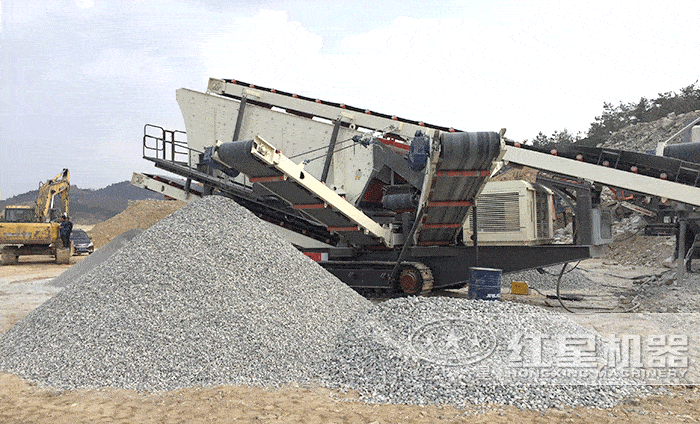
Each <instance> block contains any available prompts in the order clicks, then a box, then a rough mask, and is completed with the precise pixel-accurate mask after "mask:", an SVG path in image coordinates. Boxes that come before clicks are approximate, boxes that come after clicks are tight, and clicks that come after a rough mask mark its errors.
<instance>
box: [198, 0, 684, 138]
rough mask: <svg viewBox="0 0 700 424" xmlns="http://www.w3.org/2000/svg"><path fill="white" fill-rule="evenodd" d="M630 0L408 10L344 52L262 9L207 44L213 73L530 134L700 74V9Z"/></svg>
mask: <svg viewBox="0 0 700 424" xmlns="http://www.w3.org/2000/svg"><path fill="white" fill-rule="evenodd" d="M635 5H637V3H635ZM627 6H629V5H627ZM627 6H619V7H618V6H610V5H607V6H605V7H606V8H607V9H605V10H607V11H608V12H607V13H606V14H601V13H600V10H602V9H601V5H598V4H593V5H589V6H581V5H571V4H566V3H562V2H556V3H551V4H549V3H547V2H544V3H542V4H540V5H539V6H533V5H531V4H528V5H526V6H523V7H522V9H518V10H519V13H522V14H523V18H522V19H509V20H508V21H507V23H500V22H497V21H492V22H491V23H489V24H485V23H482V22H479V21H476V20H471V19H467V18H461V17H459V16H457V17H455V18H448V19H421V18H414V17H406V16H403V17H397V18H396V19H394V20H393V21H390V22H387V23H386V24H384V25H381V26H377V27H376V28H375V29H374V30H371V31H368V32H365V33H361V34H354V35H349V36H347V37H345V38H344V39H343V40H342V41H341V43H340V46H339V48H338V49H334V50H333V51H334V54H327V53H325V52H324V51H323V50H322V49H321V47H322V41H321V37H320V36H319V35H317V34H313V33H311V32H309V31H308V30H306V29H305V28H304V27H302V26H301V25H300V24H299V23H297V22H292V21H289V20H288V18H287V15H286V13H284V12H273V11H262V12H261V13H260V14H259V15H257V16H255V17H253V18H241V19H238V20H236V21H235V22H234V23H233V24H232V25H230V26H228V27H227V28H225V30H224V31H222V32H218V33H216V34H213V35H212V36H211V37H210V38H209V40H207V42H205V43H204V48H203V53H204V57H205V61H206V63H207V64H209V66H208V69H209V71H210V76H212V77H224V78H236V79H241V80H244V81H247V82H251V83H255V84H259V85H265V86H271V87H275V88H278V89H282V90H287V91H297V92H300V93H302V94H307V95H310V96H312V97H321V98H325V99H328V100H334V101H342V102H346V103H348V104H353V105H355V106H358V107H367V108H371V109H374V110H377V111H380V112H384V113H391V114H397V115H400V116H404V117H406V118H409V119H419V120H425V121H428V122H431V123H435V124H438V125H446V126H455V127H458V128H461V129H464V130H484V129H490V130H498V129H499V128H501V127H507V128H509V135H510V136H511V137H514V138H517V139H525V138H532V137H534V136H535V135H536V134H537V132H539V131H544V132H547V133H551V132H553V131H555V130H561V129H563V128H568V129H569V130H571V131H573V132H577V131H585V130H587V128H588V125H589V124H590V123H591V122H592V121H593V119H594V117H595V115H596V114H599V113H600V112H601V111H602V105H603V102H604V101H612V102H617V101H618V100H623V101H636V100H638V99H639V97H641V96H643V95H646V96H653V95H655V94H656V93H657V92H659V91H668V90H677V89H679V88H681V87H682V86H685V85H687V84H690V83H692V82H693V81H694V80H695V79H696V78H697V77H694V76H693V75H694V74H693V72H696V69H697V66H692V65H693V62H694V61H695V59H694V55H693V53H692V52H693V51H695V50H697V49H695V48H693V47H695V46H696V45H697V41H694V38H693V37H692V36H690V33H692V31H693V28H697V22H698V18H697V17H691V18H688V16H687V14H683V13H682V11H681V10H680V9H673V8H668V7H666V6H664V7H661V6H655V5H648V4H644V3H642V4H641V7H639V6H640V5H637V7H636V8H630V7H627ZM673 23H680V24H681V25H680V27H678V25H673ZM694 23H695V25H693V24H694ZM688 31H690V33H689V32H688ZM676 34H678V35H680V36H681V37H676ZM657 87H658V88H657Z"/></svg>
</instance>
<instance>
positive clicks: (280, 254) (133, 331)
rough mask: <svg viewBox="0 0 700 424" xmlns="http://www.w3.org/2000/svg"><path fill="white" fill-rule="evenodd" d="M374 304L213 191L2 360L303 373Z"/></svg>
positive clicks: (111, 266) (39, 368)
mask: <svg viewBox="0 0 700 424" xmlns="http://www.w3.org/2000/svg"><path fill="white" fill-rule="evenodd" d="M370 305H371V304H370V303H369V302H368V301H367V300H366V299H364V298H362V297H361V296H359V295H358V294H357V293H355V292H354V291H353V290H352V289H350V288H349V287H348V286H346V285H345V284H343V283H342V282H341V281H339V280H338V279H336V278H335V277H334V276H333V275H331V274H330V273H328V272H327V271H325V270H324V269H323V268H321V267H320V266H318V265H317V264H315V263H314V262H313V261H312V260H310V259H309V258H307V257H306V256H304V255H303V254H302V253H300V252H299V251H298V250H297V249H295V248H294V247H293V246H292V245H291V244H290V243H288V242H287V241H286V240H284V239H283V238H281V237H280V236H279V235H277V234H276V233H275V232H274V231H273V230H272V229H270V227H269V226H267V225H261V221H260V220H259V219H258V218H257V217H256V216H255V215H253V214H252V213H251V212H249V211H248V210H246V209H244V208H243V207H241V206H239V205H237V204H236V203H235V202H233V201H232V200H230V199H227V198H223V197H219V196H210V197H207V198H204V199H201V200H199V201H197V202H194V203H191V204H189V205H187V206H186V207H184V208H182V209H180V210H178V211H176V212H175V213H173V214H172V215H170V216H169V217H167V218H165V219H164V220H162V221H161V222H159V223H158V224H156V225H154V226H152V227H151V228H150V229H148V230H146V231H144V232H143V233H141V234H140V235H139V236H137V237H136V238H134V239H133V240H132V241H131V243H130V245H129V248H128V249H121V250H119V251H117V252H116V253H114V255H112V256H111V257H110V258H109V259H107V260H106V261H104V262H103V263H101V264H100V265H99V266H97V267H95V268H93V269H92V270H90V271H89V272H87V273H85V274H83V275H81V276H80V277H79V278H76V280H75V281H73V282H72V283H71V284H68V285H67V287H66V288H65V289H64V290H63V291H62V292H60V293H59V294H58V295H56V296H55V297H53V298H52V299H50V300H48V301H47V302H45V303H44V304H42V305H41V306H40V307H38V308H37V309H35V310H34V311H32V312H31V313H30V314H29V315H28V316H27V317H25V319H23V320H22V321H20V322H19V323H17V324H16V325H15V326H14V327H13V328H11V329H10V330H9V331H8V332H6V333H5V334H3V335H2V338H1V339H0V369H1V370H3V371H9V372H12V373H14V374H17V375H19V376H21V377H24V378H27V379H30V380H34V381H37V382H39V383H41V384H43V385H48V386H53V387H58V388H62V389H75V388H99V387H120V388H128V389H136V390H173V389H178V388H184V387H193V386H211V385H221V384H263V385H277V384H284V383H291V382H304V381H308V380H309V379H312V378H314V377H315V376H316V374H317V370H318V369H319V368H320V364H321V363H322V362H323V361H326V360H328V358H329V357H330V356H332V353H331V351H332V350H333V349H334V348H335V346H336V339H337V336H338V333H339V332H340V331H341V329H342V328H343V327H344V324H345V322H346V321H347V320H348V319H349V318H350V317H352V316H353V315H354V314H355V313H356V312H358V311H362V310H364V309H365V308H367V307H369V306H370Z"/></svg>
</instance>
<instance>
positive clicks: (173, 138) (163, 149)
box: [143, 124, 202, 168]
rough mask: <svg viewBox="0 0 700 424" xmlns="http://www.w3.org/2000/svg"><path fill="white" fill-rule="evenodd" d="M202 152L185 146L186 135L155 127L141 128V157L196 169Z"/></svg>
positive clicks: (149, 125)
mask: <svg viewBox="0 0 700 424" xmlns="http://www.w3.org/2000/svg"><path fill="white" fill-rule="evenodd" d="M201 153H202V152H200V151H199V150H195V149H192V148H190V147H188V146H187V134H186V133H185V132H184V131H179V130H166V129H165V128H163V127H159V126H157V125H151V124H146V125H144V127H143V157H144V158H147V159H160V160H165V161H169V162H174V163H178V164H180V165H186V166H188V167H190V168H193V167H196V164H197V162H198V158H199V155H200V154H201Z"/></svg>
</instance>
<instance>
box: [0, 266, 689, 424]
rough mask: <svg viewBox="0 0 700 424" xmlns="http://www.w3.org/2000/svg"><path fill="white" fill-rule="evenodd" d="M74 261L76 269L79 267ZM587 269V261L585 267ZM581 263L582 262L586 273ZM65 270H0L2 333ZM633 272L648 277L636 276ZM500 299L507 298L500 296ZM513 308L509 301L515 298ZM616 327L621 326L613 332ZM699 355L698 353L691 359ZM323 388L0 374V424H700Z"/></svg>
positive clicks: (682, 418)
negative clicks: (154, 384) (71, 380)
mask: <svg viewBox="0 0 700 424" xmlns="http://www.w3.org/2000/svg"><path fill="white" fill-rule="evenodd" d="M84 258H85V257H84V256H82V257H81V256H74V257H73V258H72V263H73V264H74V263H76V262H77V261H80V260H82V259H84ZM591 261H592V262H590V263H589V264H588V266H587V269H589V270H593V271H590V272H594V270H596V269H598V270H600V273H599V277H600V278H606V275H607V276H610V275H611V274H620V273H621V271H620V269H619V268H615V266H617V265H606V264H605V263H604V262H602V261H600V260H597V261H596V260H591ZM584 262H585V261H584ZM585 265H586V264H584V266H585ZM68 267H69V265H56V264H54V263H52V262H51V258H49V257H37V258H29V259H28V258H21V263H20V264H19V265H17V266H12V267H10V266H5V267H0V331H3V332H4V331H7V329H9V328H10V327H11V326H12V325H13V324H14V323H16V322H17V321H19V320H20V319H22V318H23V317H24V316H25V315H26V314H28V313H29V312H30V311H31V310H32V309H34V308H36V307H37V306H39V305H40V304H41V303H42V302H44V301H45V300H47V299H49V298H50V297H52V296H53V295H55V294H56V293H57V292H58V291H59V290H60V288H55V287H52V286H51V285H50V284H48V283H49V282H50V281H51V278H53V277H55V276H56V275H58V274H60V273H61V272H62V271H63V270H65V269H67V268H68ZM637 272H647V270H644V269H642V270H638V271H637ZM505 297H506V298H507V297H508V296H505ZM511 300H514V299H512V296H511ZM578 321H579V322H580V323H582V324H584V325H591V326H592V327H594V328H596V329H601V328H604V329H605V331H606V332H608V331H616V325H617V324H616V323H617V322H618V321H620V325H624V326H625V327H624V328H626V329H628V328H629V326H630V325H631V324H630V322H621V321H623V320H611V319H610V318H609V317H605V316H598V317H596V316H592V315H587V316H581V317H579V319H578ZM618 329H619V328H618ZM695 354H697V352H695ZM358 397H359V396H358V395H357V394H344V393H341V392H338V391H332V390H328V389H325V388H320V387H318V388H299V387H289V388H283V389H275V390H272V389H264V388H259V387H237V386H223V387H212V388H192V389H186V390H177V391H173V392H165V393H137V392H133V391H128V390H120V389H105V390H80V391H57V390H51V389H45V388H40V387H38V386H36V385H35V384H33V383H30V382H27V381H24V380H22V379H20V378H19V377H17V376H14V375H11V374H0V422H2V423H52V424H59V423H71V424H72V423H88V422H89V423H96V422H97V423H99V422H102V423H134V422H139V423H140V422H143V423H192V422H222V423H229V422H269V423H294V422H303V423H397V422H401V423H456V422H467V423H511V422H516V421H517V422H520V423H550V422H554V423H612V422H616V423H617V422H622V423H632V422H634V423H635V424H642V423H680V422H689V423H692V422H700V387H698V386H673V387H668V393H667V394H664V395H662V396H652V397H648V398H644V399H638V400H631V401H629V402H627V403H625V404H622V405H618V406H617V407H615V408H612V409H595V408H578V409H561V410H560V409H549V410H546V411H544V412H540V411H522V410H519V409H517V408H513V407H503V406H497V405H475V406H473V407H472V408H468V409H465V410H460V409H455V408H453V407H439V406H426V407H420V406H411V405H376V404H367V403H364V402H362V401H360V400H359V399H358Z"/></svg>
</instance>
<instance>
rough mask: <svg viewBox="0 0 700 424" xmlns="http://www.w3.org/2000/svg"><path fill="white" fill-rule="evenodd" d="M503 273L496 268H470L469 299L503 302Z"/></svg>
mask: <svg viewBox="0 0 700 424" xmlns="http://www.w3.org/2000/svg"><path fill="white" fill-rule="evenodd" d="M501 273H502V270H500V269H494V268H469V298H470V299H477V300H501Z"/></svg>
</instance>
